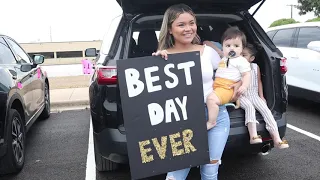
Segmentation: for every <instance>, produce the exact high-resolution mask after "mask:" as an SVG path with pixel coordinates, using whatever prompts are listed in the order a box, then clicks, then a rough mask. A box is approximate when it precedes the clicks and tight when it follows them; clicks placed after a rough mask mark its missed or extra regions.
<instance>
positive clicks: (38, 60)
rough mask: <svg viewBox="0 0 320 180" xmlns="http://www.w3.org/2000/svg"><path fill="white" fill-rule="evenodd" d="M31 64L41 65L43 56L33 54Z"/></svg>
mask: <svg viewBox="0 0 320 180" xmlns="http://www.w3.org/2000/svg"><path fill="white" fill-rule="evenodd" d="M33 62H34V63H35V64H42V63H43V62H44V56H43V55H41V54H35V55H34V56H33Z"/></svg>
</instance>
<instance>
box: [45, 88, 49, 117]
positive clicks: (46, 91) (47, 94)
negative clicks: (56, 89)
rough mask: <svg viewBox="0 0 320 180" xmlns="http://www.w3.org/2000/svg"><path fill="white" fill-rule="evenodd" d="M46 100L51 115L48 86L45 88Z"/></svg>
mask: <svg viewBox="0 0 320 180" xmlns="http://www.w3.org/2000/svg"><path fill="white" fill-rule="evenodd" d="M44 99H45V107H46V110H47V111H48V112H49V113H50V97H49V90H48V85H46V86H45V94H44Z"/></svg>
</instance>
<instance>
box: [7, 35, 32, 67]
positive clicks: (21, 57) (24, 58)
mask: <svg viewBox="0 0 320 180" xmlns="http://www.w3.org/2000/svg"><path fill="white" fill-rule="evenodd" d="M7 40H8V43H9V44H10V45H11V47H12V49H13V51H14V52H15V54H16V55H17V60H18V62H20V63H31V62H30V58H29V56H28V55H27V54H26V53H25V52H24V50H23V49H22V48H21V47H20V46H19V45H18V44H17V43H15V42H14V41H12V40H11V39H7Z"/></svg>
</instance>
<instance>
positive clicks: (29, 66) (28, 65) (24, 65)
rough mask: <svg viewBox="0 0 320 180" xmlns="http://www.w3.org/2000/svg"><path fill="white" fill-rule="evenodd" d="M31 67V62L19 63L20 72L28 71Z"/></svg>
mask: <svg viewBox="0 0 320 180" xmlns="http://www.w3.org/2000/svg"><path fill="white" fill-rule="evenodd" d="M31 69H32V65H31V64H21V67H20V70H21V71H22V72H29V71H31Z"/></svg>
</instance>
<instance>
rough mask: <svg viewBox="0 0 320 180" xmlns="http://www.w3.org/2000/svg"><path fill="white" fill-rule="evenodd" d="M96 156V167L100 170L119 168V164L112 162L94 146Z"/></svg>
mask: <svg viewBox="0 0 320 180" xmlns="http://www.w3.org/2000/svg"><path fill="white" fill-rule="evenodd" d="M94 157H95V161H96V169H97V170H98V171H100V172H104V171H115V170H117V169H119V164H118V163H115V162H112V161H110V160H108V159H106V158H104V157H103V156H101V154H100V153H99V152H98V150H97V149H96V146H94Z"/></svg>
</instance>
